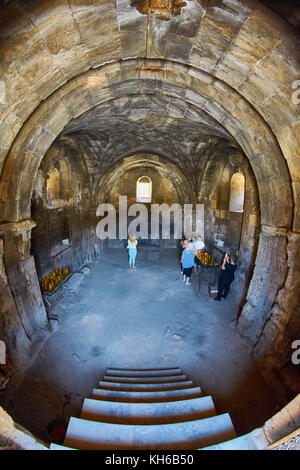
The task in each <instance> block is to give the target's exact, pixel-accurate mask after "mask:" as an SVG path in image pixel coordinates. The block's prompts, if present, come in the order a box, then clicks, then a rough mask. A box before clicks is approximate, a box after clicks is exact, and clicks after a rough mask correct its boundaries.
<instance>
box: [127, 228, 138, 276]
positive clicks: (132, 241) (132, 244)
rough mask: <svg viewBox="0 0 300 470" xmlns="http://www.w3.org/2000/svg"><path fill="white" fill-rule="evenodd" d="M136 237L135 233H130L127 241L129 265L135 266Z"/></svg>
mask: <svg viewBox="0 0 300 470" xmlns="http://www.w3.org/2000/svg"><path fill="white" fill-rule="evenodd" d="M137 244H138V242H137V239H136V237H135V235H130V237H129V239H128V243H127V249H128V253H129V267H130V268H135V258H136V254H137Z"/></svg>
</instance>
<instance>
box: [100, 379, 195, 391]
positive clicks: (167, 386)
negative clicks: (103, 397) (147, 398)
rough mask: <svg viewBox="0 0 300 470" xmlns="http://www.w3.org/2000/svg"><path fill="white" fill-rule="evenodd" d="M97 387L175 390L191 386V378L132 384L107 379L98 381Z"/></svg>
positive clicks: (108, 388) (106, 388)
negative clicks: (178, 380)
mask: <svg viewBox="0 0 300 470" xmlns="http://www.w3.org/2000/svg"><path fill="white" fill-rule="evenodd" d="M98 387H99V388H103V389H105V390H124V391H126V390H132V391H134V390H135V391H142V390H148V391H152V390H157V391H159V390H177V389H181V388H189V387H193V382H192V380H183V381H181V382H172V383H150V384H132V383H117V382H109V381H104V380H103V381H102V380H101V381H100V382H99V385H98Z"/></svg>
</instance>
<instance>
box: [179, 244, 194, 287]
mask: <svg viewBox="0 0 300 470" xmlns="http://www.w3.org/2000/svg"><path fill="white" fill-rule="evenodd" d="M194 259H195V249H194V247H193V244H192V243H188V244H187V246H186V248H185V249H184V250H183V252H182V256H181V264H182V271H183V282H185V284H186V285H187V286H189V285H190V284H191V283H190V279H191V275H192V271H193V267H194Z"/></svg>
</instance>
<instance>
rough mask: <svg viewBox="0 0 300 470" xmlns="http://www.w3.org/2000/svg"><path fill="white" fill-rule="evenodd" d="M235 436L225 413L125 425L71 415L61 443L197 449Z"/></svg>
mask: <svg viewBox="0 0 300 470" xmlns="http://www.w3.org/2000/svg"><path fill="white" fill-rule="evenodd" d="M235 437H236V434H235V432H234V429H233V426H232V422H231V419H230V417H229V415H228V414H227V413H226V414H223V415H218V416H213V417H211V418H204V419H200V420H195V421H186V422H183V423H172V424H154V425H128V424H111V423H103V422H96V421H88V420H85V419H81V418H71V419H70V422H69V426H68V429H67V433H66V438H65V441H64V445H65V446H68V447H72V448H75V449H82V450H98V449H99V450H101V449H111V450H122V449H124V450H126V449H128V450H139V449H140V450H147V449H151V450H156V449H157V450H159V449H170V450H171V449H176V450H181V449H183V450H189V449H200V448H202V447H207V446H210V445H215V444H218V443H220V442H224V441H227V440H229V439H233V438H235Z"/></svg>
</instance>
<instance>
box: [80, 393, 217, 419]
mask: <svg viewBox="0 0 300 470" xmlns="http://www.w3.org/2000/svg"><path fill="white" fill-rule="evenodd" d="M215 414H216V411H215V407H214V403H213V401H212V398H211V397H209V396H207V397H201V398H192V399H189V400H182V401H181V400H179V401H172V402H169V403H116V402H111V401H102V400H93V399H90V398H86V399H85V400H84V402H83V407H82V412H81V416H80V417H81V418H82V419H87V420H90V421H101V422H105V423H117V424H166V423H178V422H182V421H194V420H196V419H203V418H208V417H210V416H215Z"/></svg>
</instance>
